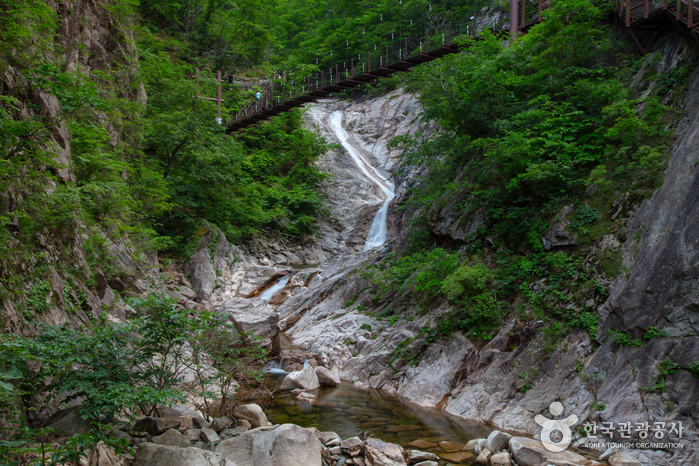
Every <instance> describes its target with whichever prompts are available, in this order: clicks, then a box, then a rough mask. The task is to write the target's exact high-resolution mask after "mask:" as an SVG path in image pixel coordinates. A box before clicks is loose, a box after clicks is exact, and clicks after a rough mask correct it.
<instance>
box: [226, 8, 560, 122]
mask: <svg viewBox="0 0 699 466" xmlns="http://www.w3.org/2000/svg"><path fill="white" fill-rule="evenodd" d="M518 1H520V2H521V6H520V13H521V15H522V21H526V22H533V21H539V20H540V18H541V11H540V10H541V8H543V7H548V0H546V1H544V0H518ZM507 15H508V13H507V12H506V11H505V10H504V9H503V8H498V9H497V10H491V11H490V12H489V13H488V14H486V15H485V16H484V15H483V14H478V13H477V12H476V11H471V12H467V13H466V14H465V16H464V17H462V18H457V19H456V20H454V21H446V20H444V21H442V22H441V25H440V26H439V27H424V25H425V23H424V22H423V23H420V24H416V25H415V26H412V25H411V27H409V28H408V27H404V28H402V29H399V32H393V33H389V34H384V35H383V36H382V37H380V39H381V40H380V43H376V44H371V45H368V44H367V45H366V46H365V47H361V48H364V50H365V51H363V52H360V53H357V54H354V55H349V54H346V55H345V57H344V58H343V59H341V60H338V59H337V55H335V59H330V60H329V61H330V66H329V67H324V68H323V69H321V70H319V71H315V72H311V71H310V67H309V71H306V70H305V68H304V69H301V70H296V71H295V72H289V73H287V72H284V73H279V74H280V75H283V76H284V79H274V80H271V82H270V83H269V86H266V87H265V90H264V92H263V98H262V99H261V100H262V102H261V103H260V104H257V101H256V98H254V97H253V98H252V99H250V101H249V102H247V103H246V104H245V105H244V106H243V107H242V108H241V109H240V111H239V112H237V113H236V114H235V115H234V118H233V121H238V122H239V121H241V120H244V119H246V118H249V117H250V116H252V115H253V114H255V113H258V112H262V111H264V110H265V109H267V108H271V107H274V106H277V105H283V104H285V103H287V102H288V101H290V100H292V99H297V98H298V97H301V96H302V95H304V94H309V93H312V92H314V91H316V90H318V89H323V88H326V87H328V86H331V85H334V86H336V87H337V85H338V83H342V82H345V85H346V84H348V83H349V84H350V85H351V86H356V85H357V84H359V83H361V82H366V76H367V75H366V74H375V75H376V77H385V76H386V74H389V73H387V72H385V71H382V69H384V68H387V67H388V65H392V64H396V63H400V62H401V61H404V60H408V59H414V58H416V57H419V56H420V55H421V54H429V53H430V52H434V51H436V50H438V49H440V48H442V47H447V48H449V47H453V46H454V44H455V42H456V41H457V40H458V39H459V38H467V37H475V36H476V35H477V33H478V32H479V31H482V30H483V29H492V30H495V31H502V30H503V29H504V28H506V27H507V21H503V19H504V18H505V19H506V18H507ZM503 24H504V26H503ZM348 49H349V42H348ZM326 58H327V57H326ZM326 61H327V60H326ZM391 71H392V72H396V70H395V68H394V69H392V70H391ZM372 72H375V73H372ZM362 74H364V75H365V76H364V77H363V79H361V80H359V81H357V80H353V78H354V77H359V76H361V75H362ZM270 86H271V88H270Z"/></svg>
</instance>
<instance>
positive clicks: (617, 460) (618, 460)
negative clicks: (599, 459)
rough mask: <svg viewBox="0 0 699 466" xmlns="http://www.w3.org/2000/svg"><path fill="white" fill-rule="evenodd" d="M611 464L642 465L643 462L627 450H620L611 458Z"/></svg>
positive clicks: (613, 465)
mask: <svg viewBox="0 0 699 466" xmlns="http://www.w3.org/2000/svg"><path fill="white" fill-rule="evenodd" d="M609 464H610V465H611V466H641V462H640V461H639V460H637V459H636V458H635V457H633V456H632V455H631V454H629V453H627V452H625V451H620V452H619V453H617V454H616V455H614V456H612V457H611V458H609Z"/></svg>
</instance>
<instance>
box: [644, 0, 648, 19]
mask: <svg viewBox="0 0 699 466" xmlns="http://www.w3.org/2000/svg"><path fill="white" fill-rule="evenodd" d="M643 19H648V0H643Z"/></svg>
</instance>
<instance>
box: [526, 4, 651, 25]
mask: <svg viewBox="0 0 699 466" xmlns="http://www.w3.org/2000/svg"><path fill="white" fill-rule="evenodd" d="M647 1H648V0H646V2H647ZM539 22H541V0H539Z"/></svg>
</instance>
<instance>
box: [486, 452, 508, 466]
mask: <svg viewBox="0 0 699 466" xmlns="http://www.w3.org/2000/svg"><path fill="white" fill-rule="evenodd" d="M510 459H511V458H510V454H509V453H508V452H506V451H501V452H500V453H496V454H495V455H493V456H491V457H490V464H491V466H512V461H510Z"/></svg>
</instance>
